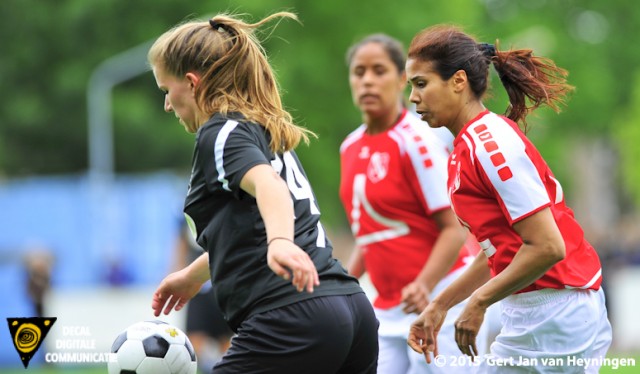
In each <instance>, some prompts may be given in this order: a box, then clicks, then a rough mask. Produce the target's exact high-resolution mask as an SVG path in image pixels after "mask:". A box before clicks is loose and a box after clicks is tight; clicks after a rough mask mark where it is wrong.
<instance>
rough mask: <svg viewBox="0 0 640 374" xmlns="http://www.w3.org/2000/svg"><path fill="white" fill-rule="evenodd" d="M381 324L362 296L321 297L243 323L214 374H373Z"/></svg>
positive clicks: (359, 294)
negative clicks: (379, 325)
mask: <svg viewBox="0 0 640 374" xmlns="http://www.w3.org/2000/svg"><path fill="white" fill-rule="evenodd" d="M377 366H378V320H377V319H376V317H375V314H374V312H373V308H372V306H371V303H370V302H369V299H367V297H366V296H365V294H364V293H357V294H353V295H346V296H321V297H316V298H313V299H308V300H304V301H300V302H297V303H294V304H290V305H286V306H284V307H281V308H277V309H273V310H269V311H266V312H264V313H258V314H255V315H253V316H251V317H250V318H248V319H247V320H245V321H244V322H242V323H241V324H240V327H239V328H238V333H237V335H236V336H234V337H233V339H232V340H231V347H230V348H229V350H228V351H227V353H226V354H225V355H224V357H223V358H222V360H221V361H220V362H219V363H218V364H217V365H216V366H215V367H214V368H213V373H215V374H232V373H233V374H236V373H237V374H240V373H242V374H250V373H265V374H266V373H279V374H289V373H290V374H294V373H296V374H303V373H304V374H316V373H317V374H333V373H344V374H375V373H376V370H377Z"/></svg>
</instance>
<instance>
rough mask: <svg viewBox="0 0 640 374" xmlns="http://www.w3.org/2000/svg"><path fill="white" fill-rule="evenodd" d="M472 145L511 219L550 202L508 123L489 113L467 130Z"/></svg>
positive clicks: (520, 141)
mask: <svg viewBox="0 0 640 374" xmlns="http://www.w3.org/2000/svg"><path fill="white" fill-rule="evenodd" d="M466 132H467V134H469V136H470V138H471V140H472V143H473V144H474V145H475V156H476V157H477V158H478V161H479V162H480V165H481V166H482V169H483V170H484V171H485V173H486V174H487V176H488V177H489V180H490V181H491V184H492V185H493V187H494V188H495V189H496V191H497V192H498V194H499V195H500V198H501V199H502V201H503V203H504V205H505V207H506V208H507V210H508V213H509V215H510V217H511V221H516V220H517V219H518V218H520V217H523V216H525V215H526V214H529V213H531V212H532V211H534V210H536V209H538V208H540V207H541V206H543V205H545V204H549V203H550V198H549V194H548V193H547V190H546V189H545V186H544V184H543V183H542V180H541V179H540V175H539V174H538V171H537V170H536V167H535V165H534V164H533V162H532V161H531V159H530V158H529V156H528V155H527V154H526V152H525V144H524V142H523V141H522V139H520V137H519V136H518V135H517V134H516V133H515V132H514V131H513V129H512V128H511V126H510V125H509V124H508V123H507V122H505V121H504V120H503V119H502V118H500V117H498V116H497V115H496V114H494V113H489V114H487V115H485V116H484V117H482V119H480V120H479V121H477V122H476V123H474V124H472V125H471V126H469V128H468V130H467V131H466Z"/></svg>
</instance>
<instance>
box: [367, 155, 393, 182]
mask: <svg viewBox="0 0 640 374" xmlns="http://www.w3.org/2000/svg"><path fill="white" fill-rule="evenodd" d="M388 171H389V154H388V153H386V152H385V153H380V152H375V153H374V154H372V155H371V158H370V159H369V166H368V167H367V177H368V178H369V180H370V181H371V182H373V183H378V182H380V181H381V180H383V179H384V178H385V177H386V176H387V173H388Z"/></svg>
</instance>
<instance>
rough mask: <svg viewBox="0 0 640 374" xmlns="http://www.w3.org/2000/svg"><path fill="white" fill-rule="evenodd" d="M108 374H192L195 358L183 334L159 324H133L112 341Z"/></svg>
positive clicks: (194, 368)
mask: <svg viewBox="0 0 640 374" xmlns="http://www.w3.org/2000/svg"><path fill="white" fill-rule="evenodd" d="M111 353H112V354H113V356H115V359H113V357H112V359H111V360H109V363H108V365H107V367H108V369H109V374H195V373H196V370H197V367H198V365H197V362H196V354H195V351H194V350H193V346H192V345H191V342H190V341H189V339H188V338H187V335H185V333H184V332H182V331H181V330H180V329H178V328H177V327H175V326H172V325H170V324H168V323H166V322H162V321H144V322H138V323H135V324H133V325H131V326H129V327H127V329H126V330H124V331H123V332H122V333H121V334H120V335H118V337H117V338H116V339H115V340H114V342H113V345H112V346H111Z"/></svg>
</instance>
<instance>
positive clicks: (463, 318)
mask: <svg viewBox="0 0 640 374" xmlns="http://www.w3.org/2000/svg"><path fill="white" fill-rule="evenodd" d="M486 311H487V310H486V308H484V307H482V306H479V305H478V304H477V303H474V302H473V298H471V299H470V300H469V302H468V303H467V305H465V307H464V309H463V310H462V313H460V316H459V317H458V319H457V320H456V322H455V324H454V326H455V328H456V343H457V344H458V348H459V349H460V352H462V353H464V354H465V355H467V356H471V358H472V359H473V358H474V357H475V356H477V355H478V348H477V346H476V337H477V336H478V331H479V330H480V326H482V321H483V320H484V315H485V313H486Z"/></svg>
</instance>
